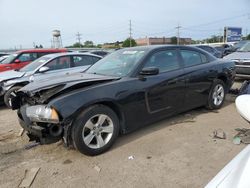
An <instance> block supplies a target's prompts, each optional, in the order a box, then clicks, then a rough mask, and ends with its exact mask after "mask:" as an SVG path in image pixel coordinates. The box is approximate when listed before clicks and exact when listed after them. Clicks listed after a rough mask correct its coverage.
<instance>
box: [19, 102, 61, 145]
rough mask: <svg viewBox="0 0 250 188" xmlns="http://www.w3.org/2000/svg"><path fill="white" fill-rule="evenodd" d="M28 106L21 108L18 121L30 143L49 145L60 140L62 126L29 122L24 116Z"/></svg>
mask: <svg viewBox="0 0 250 188" xmlns="http://www.w3.org/2000/svg"><path fill="white" fill-rule="evenodd" d="M27 107H28V106H27V105H25V106H22V107H21V108H20V109H19V110H18V112H17V115H18V121H19V124H20V125H21V127H23V129H24V130H26V131H27V135H28V137H29V138H30V141H34V140H35V141H36V142H40V143H41V144H51V143H55V142H57V141H59V140H60V139H62V136H63V128H62V125H55V124H48V123H36V122H31V121H30V119H29V118H28V117H27V115H26V108H27Z"/></svg>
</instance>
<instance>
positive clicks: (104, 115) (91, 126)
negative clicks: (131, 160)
mask: <svg viewBox="0 0 250 188" xmlns="http://www.w3.org/2000/svg"><path fill="white" fill-rule="evenodd" d="M118 134H119V119H118V117H117V115H116V113H115V112H114V111H113V110H112V109H110V108H109V107H107V106H104V105H93V106H91V107H89V108H87V109H86V110H84V111H83V112H82V113H81V114H80V115H79V116H78V117H77V118H76V120H75V122H74V123H73V127H72V141H73V145H74V147H75V148H76V149H77V150H78V151H80V152H81V153H83V154H86V155H99V154H101V153H103V152H105V151H107V150H108V149H109V148H110V147H111V146H112V145H113V143H114V142H115V140H116V138H117V136H118Z"/></svg>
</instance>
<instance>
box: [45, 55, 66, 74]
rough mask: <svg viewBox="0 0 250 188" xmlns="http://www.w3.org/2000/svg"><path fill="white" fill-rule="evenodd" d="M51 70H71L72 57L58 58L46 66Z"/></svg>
mask: <svg viewBox="0 0 250 188" xmlns="http://www.w3.org/2000/svg"><path fill="white" fill-rule="evenodd" d="M45 66H46V67H49V70H50V71H51V70H59V69H66V68H70V56H63V57H58V58H56V59H54V60H52V61H50V62H49V63H47V64H46V65H45Z"/></svg>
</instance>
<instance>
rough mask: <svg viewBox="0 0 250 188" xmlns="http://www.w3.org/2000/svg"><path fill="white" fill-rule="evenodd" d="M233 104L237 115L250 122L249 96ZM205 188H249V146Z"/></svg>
mask: <svg viewBox="0 0 250 188" xmlns="http://www.w3.org/2000/svg"><path fill="white" fill-rule="evenodd" d="M235 104H236V108H237V111H238V112H239V114H240V115H241V116H242V117H243V118H244V119H245V120H246V121H247V122H250V95H249V94H246V95H240V96H239V97H237V98H236V101H235ZM205 188H250V145H248V146H247V147H246V148H245V149H244V150H243V151H241V152H240V153H239V154H238V155H237V156H236V157H235V158H233V160H232V161H231V162H230V163H228V164H227V165H226V166H225V167H224V168H223V169H222V170H221V171H220V172H219V173H218V174H217V175H216V176H215V177H214V178H213V179H212V180H211V181H210V182H209V183H208V184H207V185H206V187H205Z"/></svg>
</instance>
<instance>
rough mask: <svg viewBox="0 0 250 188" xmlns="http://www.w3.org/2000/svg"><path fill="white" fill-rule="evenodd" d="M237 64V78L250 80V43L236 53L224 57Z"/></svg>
mask: <svg viewBox="0 0 250 188" xmlns="http://www.w3.org/2000/svg"><path fill="white" fill-rule="evenodd" d="M224 59H227V60H232V61H234V62H235V64H236V76H237V77H242V78H250V42H248V43H246V44H245V45H244V46H243V47H241V48H239V49H238V50H237V51H236V52H234V53H231V54H229V55H227V56H225V57H224Z"/></svg>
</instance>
